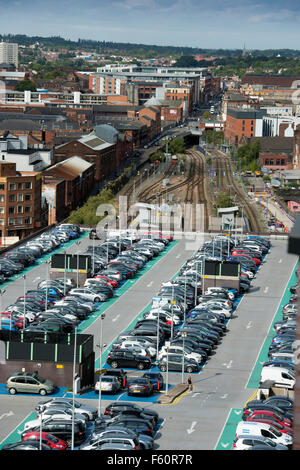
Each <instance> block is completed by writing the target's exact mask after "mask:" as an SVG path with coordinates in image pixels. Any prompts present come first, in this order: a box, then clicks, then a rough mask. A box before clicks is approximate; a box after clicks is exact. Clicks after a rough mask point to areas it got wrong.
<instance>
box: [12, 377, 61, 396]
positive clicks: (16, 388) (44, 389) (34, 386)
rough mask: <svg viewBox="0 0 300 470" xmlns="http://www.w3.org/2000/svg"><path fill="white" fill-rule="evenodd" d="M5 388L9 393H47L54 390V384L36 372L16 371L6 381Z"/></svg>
mask: <svg viewBox="0 0 300 470" xmlns="http://www.w3.org/2000/svg"><path fill="white" fill-rule="evenodd" d="M6 389H7V390H8V392H9V393H10V394H11V395H15V394H16V393H39V394H40V395H48V394H51V393H53V392H54V390H55V385H54V383H53V382H52V381H51V380H47V379H44V378H43V377H41V376H40V375H38V374H37V373H36V372H35V373H33V374H29V373H28V372H16V373H15V374H12V375H11V376H10V377H9V378H8V379H7V382H6Z"/></svg>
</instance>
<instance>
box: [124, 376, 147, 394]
mask: <svg viewBox="0 0 300 470" xmlns="http://www.w3.org/2000/svg"><path fill="white" fill-rule="evenodd" d="M153 391H154V387H153V384H152V382H150V380H149V379H147V378H145V377H137V378H134V379H132V380H130V382H129V383H128V388H127V393H128V395H136V394H137V395H144V396H148V397H149V396H150V395H152V394H153Z"/></svg>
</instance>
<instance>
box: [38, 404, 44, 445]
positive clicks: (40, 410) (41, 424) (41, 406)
mask: <svg viewBox="0 0 300 470" xmlns="http://www.w3.org/2000/svg"><path fill="white" fill-rule="evenodd" d="M44 411H45V407H44V406H43V405H40V406H39V413H40V450H42V433H43V412H44Z"/></svg>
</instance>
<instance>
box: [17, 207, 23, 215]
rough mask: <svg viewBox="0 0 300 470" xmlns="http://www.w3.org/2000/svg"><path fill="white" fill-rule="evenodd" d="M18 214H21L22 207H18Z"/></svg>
mask: <svg viewBox="0 0 300 470" xmlns="http://www.w3.org/2000/svg"><path fill="white" fill-rule="evenodd" d="M18 214H23V206H18Z"/></svg>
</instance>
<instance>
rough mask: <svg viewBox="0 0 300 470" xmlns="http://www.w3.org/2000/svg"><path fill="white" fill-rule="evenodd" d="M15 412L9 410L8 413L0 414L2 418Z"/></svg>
mask: <svg viewBox="0 0 300 470" xmlns="http://www.w3.org/2000/svg"><path fill="white" fill-rule="evenodd" d="M14 414H15V413H14V412H13V411H9V412H8V413H3V415H1V416H0V419H2V418H5V416H13V415H14Z"/></svg>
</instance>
